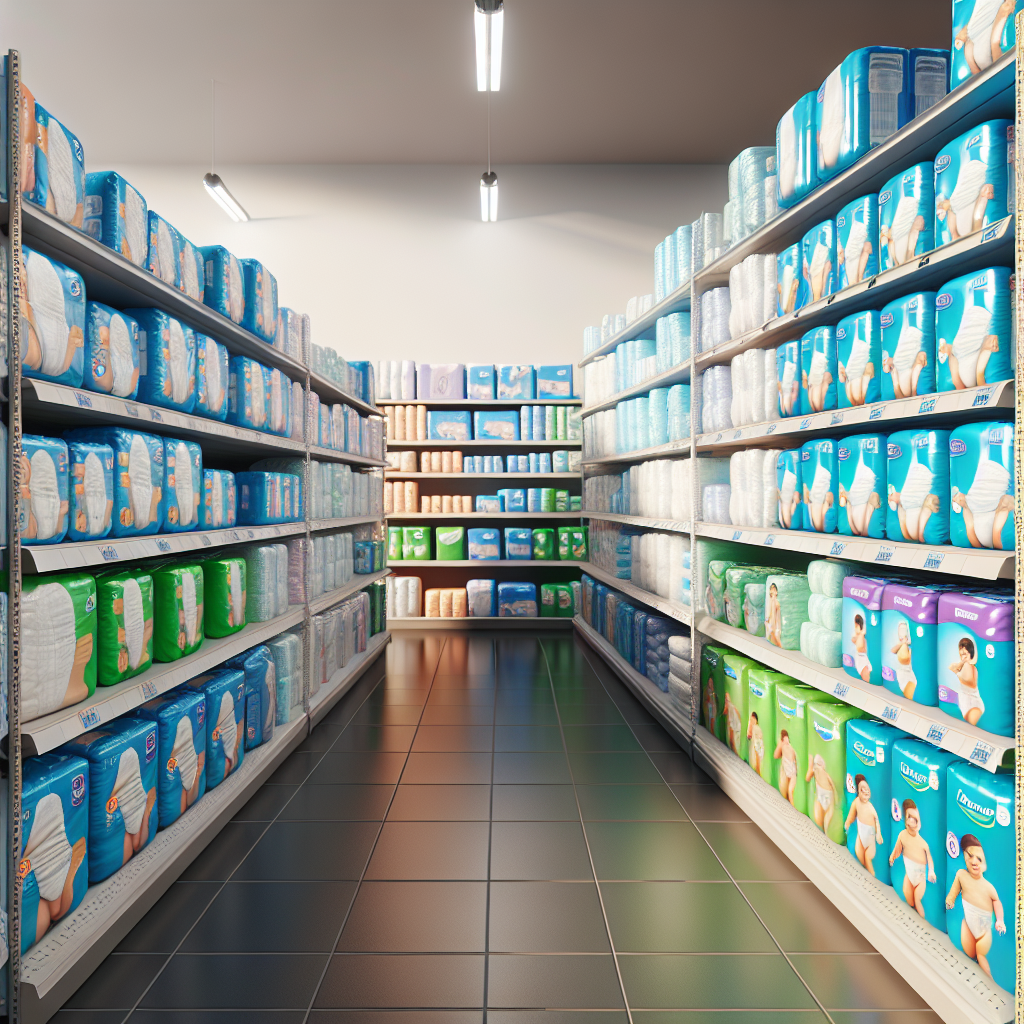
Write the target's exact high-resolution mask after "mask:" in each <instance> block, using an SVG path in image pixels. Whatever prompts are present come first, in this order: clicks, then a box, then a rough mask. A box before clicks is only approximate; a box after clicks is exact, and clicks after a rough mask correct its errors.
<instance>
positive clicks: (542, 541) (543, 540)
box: [530, 527, 555, 562]
mask: <svg viewBox="0 0 1024 1024" xmlns="http://www.w3.org/2000/svg"><path fill="white" fill-rule="evenodd" d="M530 545H531V558H532V559H533V560H534V561H544V562H549V561H552V560H554V558H555V531H554V530H552V529H549V528H546V527H538V528H536V529H534V530H531V532H530Z"/></svg>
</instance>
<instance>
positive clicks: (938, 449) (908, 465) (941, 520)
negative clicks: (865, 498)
mask: <svg viewBox="0 0 1024 1024" xmlns="http://www.w3.org/2000/svg"><path fill="white" fill-rule="evenodd" d="M887 447H888V462H887V464H886V475H887V477H888V480H887V490H888V508H887V511H886V515H885V534H886V536H887V537H888V538H889V540H896V541H913V542H916V543H918V544H948V543H949V499H948V498H947V497H946V496H947V495H948V494H949V431H948V430H899V431H897V432H896V433H895V434H890V435H889V441H888V446H887Z"/></svg>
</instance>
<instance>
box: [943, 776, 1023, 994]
mask: <svg viewBox="0 0 1024 1024" xmlns="http://www.w3.org/2000/svg"><path fill="white" fill-rule="evenodd" d="M1015 835H1016V829H1015V827H1014V793H1013V775H1012V774H1009V773H999V774H995V775H993V774H992V772H989V771H986V770H985V769H984V768H978V767H977V766H976V765H973V764H965V763H964V762H962V761H955V762H954V763H953V764H951V765H950V766H949V768H947V769H946V844H945V845H946V889H947V894H946V922H945V926H946V932H947V934H948V935H949V938H950V941H951V942H952V943H953V945H954V946H956V948H957V949H959V950H962V951H963V952H964V953H966V954H967V955H968V956H969V957H970V958H971V959H972V960H976V961H977V962H978V963H979V964H980V963H981V962H982V960H984V962H985V970H986V973H987V974H989V975H991V977H992V980H993V981H994V982H995V983H996V984H997V985H1002V987H1003V988H1004V989H1006V991H1007V992H1014V991H1015V989H1016V985H1017V944H1016V941H1015V936H1014V920H1015V917H1016V913H1015V909H1014V908H1015V906H1016V891H1017V871H1016V868H1017V850H1016V843H1015Z"/></svg>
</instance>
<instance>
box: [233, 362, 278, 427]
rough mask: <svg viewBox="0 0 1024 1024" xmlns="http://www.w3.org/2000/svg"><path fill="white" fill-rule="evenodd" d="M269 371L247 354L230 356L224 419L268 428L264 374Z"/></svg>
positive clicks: (266, 374)
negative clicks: (225, 417)
mask: <svg viewBox="0 0 1024 1024" xmlns="http://www.w3.org/2000/svg"><path fill="white" fill-rule="evenodd" d="M269 374H270V371H269V370H268V369H267V368H266V367H265V366H262V365H261V364H260V363H257V362H256V361H255V360H254V359H249V358H248V356H232V357H231V371H230V377H229V385H228V422H229V423H234V424H235V425H236V426H239V427H249V428H250V429H252V430H268V429H269V424H268V422H267V413H268V406H269V404H270V403H269V402H268V401H267V390H268V389H267V383H268V381H267V378H268V376H269Z"/></svg>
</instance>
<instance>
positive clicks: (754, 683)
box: [747, 665, 796, 786]
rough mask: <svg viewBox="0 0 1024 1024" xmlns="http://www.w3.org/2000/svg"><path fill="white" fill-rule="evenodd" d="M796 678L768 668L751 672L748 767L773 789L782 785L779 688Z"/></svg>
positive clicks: (748, 687)
mask: <svg viewBox="0 0 1024 1024" xmlns="http://www.w3.org/2000/svg"><path fill="white" fill-rule="evenodd" d="M795 682H796V680H795V679H793V678H792V676H786V675H783V674H782V673H781V672H773V671H772V670H771V669H770V668H765V666H764V665H753V666H752V667H750V668H748V669H747V764H749V765H750V767H751V768H753V769H754V771H755V772H757V774H758V775H760V776H761V778H762V779H764V781H765V782H767V783H768V784H769V785H770V786H777V785H778V784H779V762H778V761H777V760H776V759H775V758H774V757H773V756H772V755H773V754H774V753H775V746H776V742H777V741H776V740H775V685H776V683H795Z"/></svg>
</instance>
